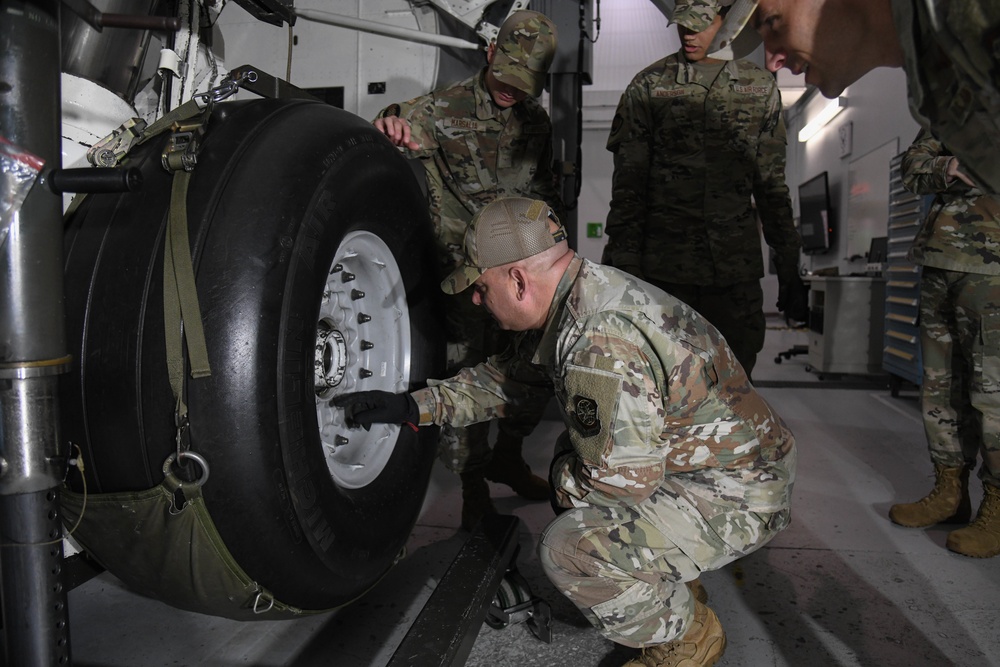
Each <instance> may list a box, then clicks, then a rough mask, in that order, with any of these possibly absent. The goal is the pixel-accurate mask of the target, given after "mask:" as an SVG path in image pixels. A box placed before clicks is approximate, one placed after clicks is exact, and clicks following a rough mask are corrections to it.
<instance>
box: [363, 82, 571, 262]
mask: <svg viewBox="0 0 1000 667" xmlns="http://www.w3.org/2000/svg"><path fill="white" fill-rule="evenodd" d="M485 72H486V70H485V69H483V70H482V71H480V72H479V74H477V75H475V76H473V77H471V78H469V79H466V80H465V81H462V82H461V83H458V84H456V85H454V86H452V87H450V88H445V89H443V90H438V91H434V92H432V93H430V94H428V95H423V96H421V97H417V98H414V99H412V100H410V101H408V102H404V103H403V104H392V105H389V106H388V107H386V108H385V109H383V110H382V111H381V112H380V113H379V117H380V118H381V117H384V116H386V115H398V116H400V117H401V118H405V119H406V120H407V121H409V123H410V128H411V136H412V138H413V140H414V141H415V142H417V143H418V144H420V146H421V148H420V149H419V150H406V151H405V153H406V155H407V156H409V157H413V158H420V159H421V160H422V161H423V163H424V167H425V170H426V173H427V188H428V198H429V199H430V212H431V219H432V221H433V223H434V229H435V233H436V235H437V240H438V248H439V250H440V252H441V261H442V267H441V269H442V271H450V270H451V268H452V267H453V266H454V265H455V264H456V263H457V262H458V261H460V260H461V258H462V243H463V241H464V239H465V230H466V228H467V227H468V225H469V221H471V220H472V216H473V215H474V214H475V212H476V211H478V210H479V209H480V208H482V207H483V206H485V205H486V204H488V203H490V202H491V201H493V200H494V199H496V198H497V197H500V196H521V197H532V198H534V199H541V200H543V201H545V202H547V203H548V204H549V205H550V206H552V207H553V209H555V210H556V213H557V215H559V214H561V206H560V204H559V196H558V195H557V194H556V189H555V184H554V182H553V176H552V123H551V122H550V121H549V116H548V114H547V113H545V110H544V109H543V108H542V107H541V105H539V104H538V102H537V100H535V99H534V98H531V97H528V98H527V99H525V100H524V101H523V102H520V103H518V104H515V105H514V106H513V107H511V108H509V109H500V108H499V107H497V106H496V105H495V104H494V103H493V99H492V98H491V97H490V93H489V91H488V90H487V89H486V86H485V84H484V82H483V77H484V75H485Z"/></svg>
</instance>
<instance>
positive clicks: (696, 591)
mask: <svg viewBox="0 0 1000 667" xmlns="http://www.w3.org/2000/svg"><path fill="white" fill-rule="evenodd" d="M686 583H687V587H688V588H689V589H691V595H693V596H694V599H695V600H697V601H698V602H700V603H702V604H708V591H706V590H705V586H704V585H703V584H702V583H701V579H692V580H691V581H688V582H686Z"/></svg>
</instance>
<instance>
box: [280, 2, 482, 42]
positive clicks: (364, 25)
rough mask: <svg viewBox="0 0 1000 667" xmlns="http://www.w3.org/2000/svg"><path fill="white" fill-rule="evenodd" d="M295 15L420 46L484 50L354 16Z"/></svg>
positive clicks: (308, 11) (302, 11)
mask: <svg viewBox="0 0 1000 667" xmlns="http://www.w3.org/2000/svg"><path fill="white" fill-rule="evenodd" d="M295 15H296V16H297V17H299V18H302V19H305V20H307V21H313V22H315V23H325V24H327V25H335V26H338V27H341V28H352V29H354V30H360V31H362V32H370V33H372V34H375V35H385V36H386V37H396V38H397V39H405V40H408V41H410V42H418V43H420V44H434V45H436V46H453V47H455V48H457V49H480V50H481V49H482V48H483V47H482V45H481V44H477V43H476V42H470V41H468V40H466V39H461V38H459V37H450V36H448V35H439V34H437V33H427V32H422V31H420V30H414V29H413V28H400V27H398V26H394V25H388V24H385V23H378V22H376V21H368V20H366V19H358V18H354V17H352V16H343V15H342V14H331V13H329V12H323V11H319V10H318V9H304V8H301V7H296V8H295Z"/></svg>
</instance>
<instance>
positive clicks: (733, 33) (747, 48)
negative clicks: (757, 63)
mask: <svg viewBox="0 0 1000 667" xmlns="http://www.w3.org/2000/svg"><path fill="white" fill-rule="evenodd" d="M703 1H707V2H712V1H713V0H703ZM716 1H718V2H719V3H720V4H721V5H722V6H727V5H728V6H730V8H729V12H728V13H727V14H726V15H725V16H724V17H723V18H722V27H720V28H719V32H717V33H715V39H713V40H712V43H711V44H709V46H708V53H709V55H710V56H712V57H713V58H722V59H728V60H736V59H738V58H746V57H747V56H748V55H750V54H751V53H753V51H754V49H756V48H757V47H758V46H760V41H761V40H760V35H758V34H757V31H756V30H754V29H753V27H752V26H751V27H749V28H746V25H747V21H749V20H750V17H751V16H753V13H754V12H755V11H756V10H757V3H758V2H759V0H716ZM744 28H746V29H744Z"/></svg>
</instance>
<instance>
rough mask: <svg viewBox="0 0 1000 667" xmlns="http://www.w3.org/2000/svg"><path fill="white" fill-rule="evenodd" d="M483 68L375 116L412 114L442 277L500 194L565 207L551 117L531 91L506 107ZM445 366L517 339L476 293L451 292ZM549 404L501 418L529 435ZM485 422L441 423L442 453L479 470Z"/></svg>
mask: <svg viewBox="0 0 1000 667" xmlns="http://www.w3.org/2000/svg"><path fill="white" fill-rule="evenodd" d="M485 75H486V68H484V69H483V70H482V71H480V72H479V74H477V75H475V76H473V77H471V78H469V79H466V80H465V81H463V82H461V83H458V84H456V85H454V86H452V87H450V88H446V89H443V90H438V91H435V92H432V93H430V94H428V95H423V96H421V97H417V98H415V99H412V100H410V101H408V102H404V103H403V104H392V105H389V106H388V107H386V108H385V109H384V110H382V112H381V113H380V114H379V117H380V118H382V117H385V116H391V115H396V116H400V117H401V118H405V119H406V120H407V121H408V122H409V123H410V128H411V137H412V139H413V141H415V142H417V143H419V144H420V146H421V148H420V149H419V150H406V151H405V152H406V155H407V156H408V157H412V158H420V159H421V160H422V161H423V164H424V167H425V171H426V174H427V186H428V198H429V200H430V212H431V219H432V221H433V223H434V230H435V234H436V237H437V248H438V251H439V252H438V256H439V262H440V264H439V266H438V271H439V274H440V277H441V278H444V277H445V276H446V275H447V274H448V273H449V272H451V270H452V268H453V267H454V265H455V264H456V263H457V262H459V261H460V260H461V258H462V242H463V240H464V238H465V230H466V228H467V227H468V225H469V221H470V220H471V219H472V216H473V214H475V212H476V211H478V210H479V209H480V208H482V207H483V206H485V205H486V204H488V203H489V202H491V201H493V200H494V199H496V198H497V197H500V196H512V195H519V196H528V197H533V198H536V199H541V200H544V201H546V202H550V203H551V205H552V206H553V207H555V208H557V209H558V208H559V203H558V202H559V196H558V194H557V193H556V190H555V184H554V180H553V175H552V165H551V163H552V124H551V122H550V121H549V117H548V114H546V113H545V110H544V109H542V107H541V106H540V105H539V104H538V102H537V101H536V100H535V99H533V98H531V97H528V98H526V99H525V100H524V101H522V102H520V103H518V104H515V105H514V106H513V107H511V108H509V109H501V108H499V107H497V106H496V105H495V104H494V103H493V100H492V98H491V97H490V93H489V91H488V90H487V88H486V85H485V81H484V77H485ZM445 317H446V326H447V337H448V367H449V372H457V371H458V369H460V368H464V367H466V366H474V365H475V364H477V363H479V362H480V361H483V360H484V359H485V358H486V357H487V355H488V354H489V353H490V352H491V351H493V350H494V349H496V346H500V347H503V346H506V345H508V344H511V343H512V341H511V337H510V336H509V335H506V334H504V333H502V332H500V331H499V330H498V329H497V328H496V326H495V325H494V323H493V321H492V319H491V318H490V317H489V314H488V313H486V312H485V311H484V310H483V309H482V308H477V307H475V306H473V305H472V300H471V293H464V294H459V295H453V296H447V297H445ZM544 407H545V406H544V405H541V406H531V409H530V410H528V409H526V411H525V412H523V413H520V414H519V416H518V420H517V422H515V423H512V422H503V423H502V424H501V427H502V428H503V429H504V430H505V431H507V432H509V433H512V434H519V435H525V434H527V433H530V432H531V430H532V428H533V427H534V426H535V425H536V424H537V423H538V421H539V419H541V413H542V411H543V409H544ZM488 431H489V428H488V425H481V426H477V427H474V428H473V429H470V430H469V431H465V430H462V431H457V432H456V431H455V430H454V429H451V428H450V427H448V428H445V429H443V430H442V437H441V452H440V454H441V459H442V460H443V461H444V463H445V464H446V465H447V466H448V467H449V468H451V469H452V470H454V471H456V472H468V471H472V470H477V469H480V468H482V467H483V466H485V465H486V463H487V462H488V461H489V457H490V449H489V446H488V442H487V434H488Z"/></svg>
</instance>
